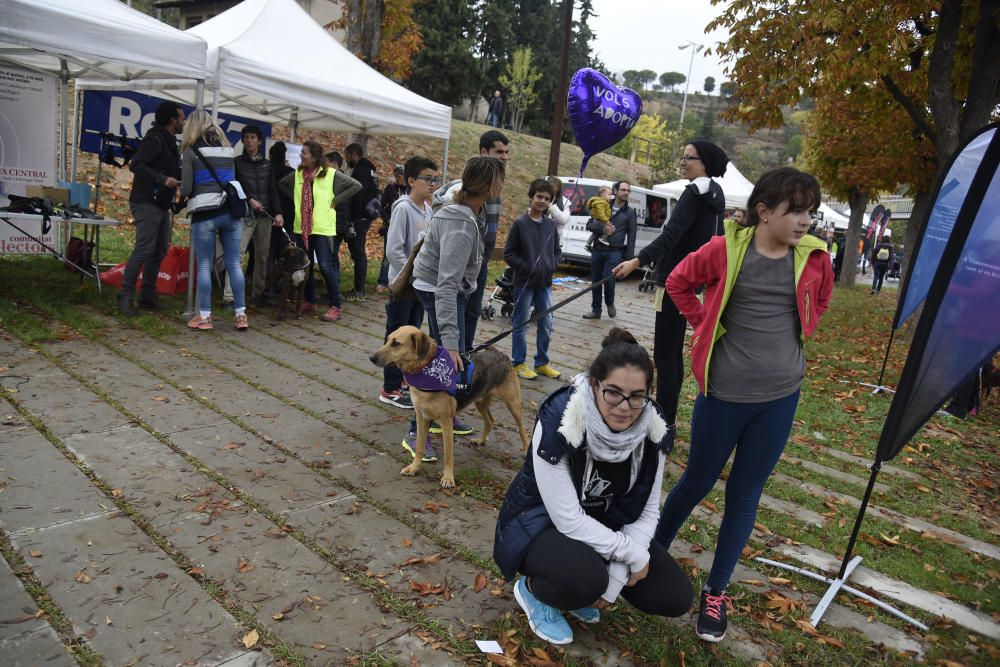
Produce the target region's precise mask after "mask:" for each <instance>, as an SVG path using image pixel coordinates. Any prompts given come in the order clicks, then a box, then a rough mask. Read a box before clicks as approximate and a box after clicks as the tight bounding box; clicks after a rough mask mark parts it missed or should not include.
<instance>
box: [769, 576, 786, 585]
mask: <svg viewBox="0 0 1000 667" xmlns="http://www.w3.org/2000/svg"><path fill="white" fill-rule="evenodd" d="M767 580H768V581H770V582H771V583H772V584H774V585H775V586H787V585H788V584H790V583H792V580H791V579H785V578H784V577H768V578H767Z"/></svg>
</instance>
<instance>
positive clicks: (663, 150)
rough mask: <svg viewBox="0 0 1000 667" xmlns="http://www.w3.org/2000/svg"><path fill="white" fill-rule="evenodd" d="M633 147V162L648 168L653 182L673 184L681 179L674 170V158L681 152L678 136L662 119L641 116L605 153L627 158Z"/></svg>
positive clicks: (645, 114) (675, 129) (676, 170)
mask: <svg viewBox="0 0 1000 667" xmlns="http://www.w3.org/2000/svg"><path fill="white" fill-rule="evenodd" d="M633 146H634V147H635V158H636V162H639V163H640V164H646V165H648V166H649V168H650V170H651V171H652V179H653V182H658V181H673V180H676V179H677V178H679V177H680V172H679V171H678V169H677V156H678V155H679V154H680V152H681V148H683V146H682V144H681V136H680V132H678V130H677V128H676V126H672V125H671V123H669V122H667V121H666V120H665V119H664V118H662V117H659V116H653V115H650V114H647V113H644V114H641V115H640V116H639V120H638V121H636V124H635V125H634V126H633V127H632V131H631V132H629V133H628V135H627V136H626V137H625V138H624V139H622V140H621V141H619V142H618V143H617V144H615V145H614V146H612V147H611V148H610V149H609V150H608V152H609V153H610V154H611V155H617V156H618V157H623V158H629V157H631V155H632V150H633Z"/></svg>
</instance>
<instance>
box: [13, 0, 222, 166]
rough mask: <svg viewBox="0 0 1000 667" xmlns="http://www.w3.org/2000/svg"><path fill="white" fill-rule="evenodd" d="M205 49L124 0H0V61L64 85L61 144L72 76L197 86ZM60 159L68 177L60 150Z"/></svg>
mask: <svg viewBox="0 0 1000 667" xmlns="http://www.w3.org/2000/svg"><path fill="white" fill-rule="evenodd" d="M206 51H207V47H206V44H205V41H204V40H203V39H202V38H201V37H199V36H197V35H193V34H185V33H183V32H181V31H180V30H177V29H175V28H172V27H170V26H168V25H166V24H165V23H162V22H160V21H157V20H156V19H155V18H153V17H152V16H147V15H146V14H143V13H142V12H140V11H137V10H134V9H132V8H131V7H128V6H126V5H125V4H124V3H122V2H120V1H119V0H87V1H86V2H80V1H79V0H0V62H5V63H8V64H11V65H14V66H17V67H23V68H25V69H29V70H33V71H35V72H41V73H44V74H53V75H55V76H58V77H60V80H61V81H62V84H63V86H62V88H63V98H62V99H63V103H62V115H61V134H62V137H63V142H62V144H61V146H65V145H66V141H65V139H66V134H67V130H68V128H67V123H66V115H67V107H68V104H67V99H66V98H67V95H66V84H67V82H68V81H69V79H71V78H73V79H75V78H78V77H87V78H88V79H90V80H91V81H105V82H113V84H112V85H114V86H121V85H123V84H122V82H135V81H140V80H144V79H162V78H164V77H183V78H184V79H187V81H186V85H187V86H189V87H191V88H192V89H196V87H197V84H196V83H195V81H196V80H203V79H204V78H205V63H206ZM75 122H76V114H75V113H74V124H75ZM73 134H74V137H75V135H76V132H75V131H74V133H73ZM74 155H75V151H74ZM59 159H60V165H61V171H62V173H63V176H64V178H65V176H66V175H67V169H66V165H65V158H64V156H63V151H60V158H59Z"/></svg>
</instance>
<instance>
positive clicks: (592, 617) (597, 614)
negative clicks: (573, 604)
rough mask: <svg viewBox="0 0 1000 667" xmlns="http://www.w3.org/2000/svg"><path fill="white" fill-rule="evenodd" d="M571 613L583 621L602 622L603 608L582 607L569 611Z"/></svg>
mask: <svg viewBox="0 0 1000 667" xmlns="http://www.w3.org/2000/svg"><path fill="white" fill-rule="evenodd" d="M569 615H570V616H572V617H573V618H575V619H576V620H578V621H580V622H581V623H600V622H601V610H600V609H598V608H597V607H581V608H580V609H574V610H572V611H570V612H569Z"/></svg>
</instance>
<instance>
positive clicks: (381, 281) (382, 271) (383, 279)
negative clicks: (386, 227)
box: [375, 223, 389, 287]
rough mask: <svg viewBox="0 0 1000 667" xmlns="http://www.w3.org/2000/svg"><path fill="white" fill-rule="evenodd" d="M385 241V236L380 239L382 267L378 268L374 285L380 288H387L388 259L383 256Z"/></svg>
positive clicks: (386, 238)
mask: <svg viewBox="0 0 1000 667" xmlns="http://www.w3.org/2000/svg"><path fill="white" fill-rule="evenodd" d="M383 224H385V223H383ZM387 240H388V237H387V236H383V237H382V265H381V266H379V269H378V280H376V281H375V284H376V285H381V286H382V287H388V286H389V258H388V257H386V256H385V244H386V241H387Z"/></svg>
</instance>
